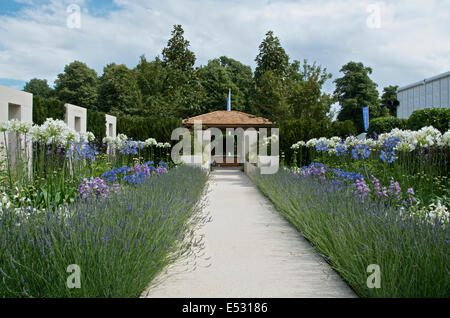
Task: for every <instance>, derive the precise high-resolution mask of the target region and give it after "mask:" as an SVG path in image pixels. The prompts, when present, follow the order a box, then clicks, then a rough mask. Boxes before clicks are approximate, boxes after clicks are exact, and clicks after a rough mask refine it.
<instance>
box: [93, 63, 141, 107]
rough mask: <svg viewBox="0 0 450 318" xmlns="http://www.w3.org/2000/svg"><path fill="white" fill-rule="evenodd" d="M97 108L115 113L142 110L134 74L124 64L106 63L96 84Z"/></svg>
mask: <svg viewBox="0 0 450 318" xmlns="http://www.w3.org/2000/svg"><path fill="white" fill-rule="evenodd" d="M98 110H99V111H102V112H112V113H115V114H138V113H141V112H142V99H141V92H140V90H139V86H138V82H137V79H136V74H135V72H134V71H133V70H130V69H129V68H128V67H127V66H126V65H124V64H122V65H117V64H115V63H112V64H108V65H107V66H105V68H104V69H103V75H102V76H101V77H100V79H99V85H98Z"/></svg>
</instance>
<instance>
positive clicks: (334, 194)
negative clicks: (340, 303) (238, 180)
mask: <svg viewBox="0 0 450 318" xmlns="http://www.w3.org/2000/svg"><path fill="white" fill-rule="evenodd" d="M303 170H304V171H297V172H292V171H287V170H280V171H279V172H278V173H277V174H275V175H255V176H253V177H252V179H253V181H254V182H255V183H256V185H257V186H258V188H259V189H260V190H261V191H262V192H263V193H264V194H265V195H266V196H267V197H268V198H269V199H270V200H271V201H272V202H273V203H274V205H275V207H276V208H277V210H278V211H279V212H280V213H281V214H282V215H283V216H284V217H285V218H286V219H287V220H288V221H289V222H291V223H292V224H293V225H294V226H295V227H296V228H297V229H298V230H299V231H300V232H301V233H302V235H303V236H304V237H305V238H307V239H308V240H309V241H310V242H311V243H312V244H313V246H314V247H315V248H316V249H317V250H318V251H319V252H320V253H321V254H322V255H323V256H324V257H325V258H326V260H327V261H328V262H329V263H330V264H331V266H332V267H333V268H334V269H336V270H337V271H338V273H339V274H340V275H341V276H342V277H343V279H344V280H346V281H347V283H348V284H349V285H350V286H351V287H352V288H353V289H354V290H355V292H356V293H357V294H358V295H359V296H361V297H448V292H449V290H450V284H449V280H448V255H449V249H448V223H445V222H443V220H442V219H441V218H436V217H433V215H430V214H427V213H424V214H418V215H411V214H409V213H402V210H400V209H399V207H398V206H397V205H395V204H389V202H387V201H390V200H393V201H396V200H397V195H399V193H400V191H399V189H398V186H397V185H396V184H395V182H394V183H392V184H391V186H392V187H391V188H389V189H385V190H386V191H384V190H382V195H383V196H384V192H386V195H387V197H386V200H377V199H376V196H377V195H378V192H377V190H375V194H374V195H375V197H374V199H372V198H370V197H369V196H367V197H366V198H365V199H364V200H363V199H362V198H361V195H363V194H362V193H363V192H364V191H368V190H367V189H365V188H364V186H363V185H361V184H360V182H358V181H357V180H358V176H356V175H349V176H348V177H347V176H346V175H345V173H344V174H341V172H338V171H333V170H330V169H329V168H327V167H325V166H323V165H322V166H321V165H313V166H310V167H307V168H306V169H303ZM330 175H331V176H330ZM333 175H334V177H332V176H333ZM342 176H343V178H341V177H342ZM341 179H346V180H347V181H346V182H343V183H342V182H340V183H336V182H333V181H336V180H338V181H339V180H341ZM372 186H374V187H375V188H377V187H378V186H379V185H377V182H376V181H375V180H374V182H373V184H372ZM381 189H383V188H382V187H381ZM371 191H373V190H372V189H371ZM389 192H390V194H388V193H389ZM405 195H410V194H408V191H406V193H405ZM389 197H390V199H388V198H389ZM400 201H401V200H400ZM437 209H438V207H436V210H437ZM371 264H376V265H379V266H380V270H381V288H369V287H368V285H367V279H368V276H369V273H368V272H367V268H368V266H369V265H371Z"/></svg>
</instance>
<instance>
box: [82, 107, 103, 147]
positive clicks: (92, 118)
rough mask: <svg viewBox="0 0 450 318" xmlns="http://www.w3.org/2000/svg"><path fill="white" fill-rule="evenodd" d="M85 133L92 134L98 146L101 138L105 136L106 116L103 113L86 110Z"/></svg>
mask: <svg viewBox="0 0 450 318" xmlns="http://www.w3.org/2000/svg"><path fill="white" fill-rule="evenodd" d="M86 129H87V131H90V132H92V133H93V134H94V135H95V137H96V139H97V144H98V145H100V144H101V143H102V141H103V138H104V137H105V136H106V116H105V113H101V112H96V111H92V110H90V109H88V110H87V121H86Z"/></svg>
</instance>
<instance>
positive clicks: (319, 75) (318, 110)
mask: <svg viewBox="0 0 450 318" xmlns="http://www.w3.org/2000/svg"><path fill="white" fill-rule="evenodd" d="M300 67H301V69H300ZM330 78H331V74H329V73H328V72H327V70H326V69H322V67H321V66H320V65H319V66H318V65H316V62H314V63H313V64H312V65H310V64H308V62H307V60H304V61H303V65H302V66H300V62H299V61H294V62H293V63H292V64H291V65H290V69H289V80H288V85H289V97H288V100H289V103H290V104H291V105H292V110H293V115H294V118H295V119H310V120H323V119H326V118H327V114H328V113H329V111H330V108H331V105H332V104H333V103H334V99H333V97H332V96H330V95H329V94H326V93H323V92H322V86H323V84H324V83H325V82H326V81H327V80H328V79H330Z"/></svg>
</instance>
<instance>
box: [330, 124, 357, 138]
mask: <svg viewBox="0 0 450 318" xmlns="http://www.w3.org/2000/svg"><path fill="white" fill-rule="evenodd" d="M356 133H357V131H356V127H355V124H354V123H353V121H351V120H346V121H334V122H332V123H331V126H330V130H329V132H328V135H329V137H333V136H339V137H345V136H350V135H356Z"/></svg>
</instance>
